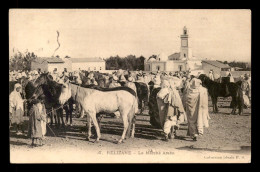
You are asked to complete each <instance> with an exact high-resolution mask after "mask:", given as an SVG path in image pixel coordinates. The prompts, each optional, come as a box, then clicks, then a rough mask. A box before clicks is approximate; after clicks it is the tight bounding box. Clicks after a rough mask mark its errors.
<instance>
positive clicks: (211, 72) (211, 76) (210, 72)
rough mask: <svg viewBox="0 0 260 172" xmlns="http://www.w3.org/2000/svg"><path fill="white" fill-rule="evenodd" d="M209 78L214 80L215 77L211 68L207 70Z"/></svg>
mask: <svg viewBox="0 0 260 172" xmlns="http://www.w3.org/2000/svg"><path fill="white" fill-rule="evenodd" d="M209 79H210V80H212V81H214V80H215V79H214V74H213V70H210V71H209Z"/></svg>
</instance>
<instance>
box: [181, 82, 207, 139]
mask: <svg viewBox="0 0 260 172" xmlns="http://www.w3.org/2000/svg"><path fill="white" fill-rule="evenodd" d="M185 96H186V97H185V100H186V102H185V104H184V107H185V109H186V114H187V119H188V133H187V135H188V136H191V138H192V139H193V140H194V141H197V138H198V136H202V135H203V131H204V130H203V128H204V127H209V122H208V121H209V119H210V117H209V113H208V93H207V89H206V88H204V87H202V85H201V81H200V80H199V79H197V78H193V79H192V81H191V85H190V88H189V89H188V90H187V94H186V95H185Z"/></svg>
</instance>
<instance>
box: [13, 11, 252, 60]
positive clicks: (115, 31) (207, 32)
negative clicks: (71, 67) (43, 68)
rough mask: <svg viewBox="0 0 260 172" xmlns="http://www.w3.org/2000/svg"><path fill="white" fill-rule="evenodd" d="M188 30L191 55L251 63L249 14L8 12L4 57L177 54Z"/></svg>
mask: <svg viewBox="0 0 260 172" xmlns="http://www.w3.org/2000/svg"><path fill="white" fill-rule="evenodd" d="M184 26H186V27H187V29H188V34H189V36H190V38H189V44H190V45H191V49H192V53H193V56H195V57H199V58H202V59H212V60H222V61H224V60H227V61H233V60H235V61H247V62H249V61H251V11H250V10H176V9H175V10H174V9H66V10H65V9H59V10H57V9H11V10H10V11H9V52H10V56H12V55H13V54H14V53H15V52H17V51H18V50H19V51H20V52H26V51H29V52H34V53H35V54H36V55H38V56H39V57H50V56H52V55H53V54H54V50H55V49H56V48H57V47H58V43H57V31H59V34H60V35H59V42H60V48H59V49H58V50H57V51H56V52H55V54H54V55H55V56H56V55H59V56H60V57H64V56H66V55H68V56H70V57H72V58H73V57H74V58H88V57H101V58H108V57H110V56H115V55H119V56H121V57H125V56H127V55H130V54H132V55H136V56H138V57H139V56H141V55H142V56H144V57H145V58H146V59H148V58H149V57H150V56H151V55H153V54H155V55H158V54H161V53H164V54H169V55H170V54H172V53H175V52H180V43H181V42H180V35H181V34H182V33H183V27H184Z"/></svg>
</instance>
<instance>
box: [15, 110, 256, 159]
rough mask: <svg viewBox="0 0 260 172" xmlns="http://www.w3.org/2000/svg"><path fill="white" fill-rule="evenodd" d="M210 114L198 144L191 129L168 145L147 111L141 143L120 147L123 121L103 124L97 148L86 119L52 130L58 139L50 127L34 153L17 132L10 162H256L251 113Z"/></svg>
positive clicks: (139, 125)
mask: <svg viewBox="0 0 260 172" xmlns="http://www.w3.org/2000/svg"><path fill="white" fill-rule="evenodd" d="M209 112H210V118H211V119H210V121H209V128H205V130H204V135H203V136H202V137H200V138H199V139H198V141H193V140H192V139H191V138H189V137H187V136H186V133H187V125H185V124H184V125H181V127H180V129H179V130H178V131H177V137H176V138H175V139H173V140H170V141H169V142H165V141H163V140H162V139H163V134H162V130H159V129H154V128H153V127H152V126H151V125H150V123H149V116H148V115H147V114H148V111H147V110H146V111H145V112H144V114H143V115H138V116H137V121H136V133H135V138H133V139H127V140H125V142H124V143H122V144H117V140H118V139H119V138H120V136H121V134H122V132H123V124H122V119H121V118H119V119H117V118H111V117H104V118H103V119H102V121H101V140H100V142H99V143H94V138H92V140H90V141H86V127H85V126H86V118H83V119H79V118H73V124H74V125H73V126H66V127H65V129H64V128H59V129H57V128H56V127H55V126H53V127H51V128H52V130H53V131H54V133H55V135H56V136H54V135H53V133H52V132H51V131H50V129H49V128H48V127H47V137H46V140H45V145H44V146H42V147H34V148H31V146H30V144H31V139H29V138H27V136H25V135H16V134H15V132H14V131H13V128H11V129H10V157H11V158H10V159H11V162H12V163H27V162H34V163H41V162H45V163H46V162H50V163H88V162H102V163H104V162H114V163H117V162H135V163H141V162H160V163H162V162H171V163H176V162H177V163H184V162H211V163H212V162H245V163H247V162H250V161H251V109H245V110H244V114H243V115H241V116H239V115H230V112H231V109H230V108H227V107H220V108H219V113H217V114H213V113H212V107H211V106H210V107H209ZM64 119H65V116H64ZM26 122H28V121H27V120H26ZM130 155H131V156H130Z"/></svg>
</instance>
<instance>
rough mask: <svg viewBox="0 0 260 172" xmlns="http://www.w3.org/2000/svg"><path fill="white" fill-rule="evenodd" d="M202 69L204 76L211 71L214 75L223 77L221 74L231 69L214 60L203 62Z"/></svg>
mask: <svg viewBox="0 0 260 172" xmlns="http://www.w3.org/2000/svg"><path fill="white" fill-rule="evenodd" d="M202 69H203V70H204V72H205V74H208V73H209V71H210V70H213V72H214V74H218V75H220V76H224V75H223V73H225V72H226V71H230V69H231V67H230V66H229V65H228V64H224V63H221V62H218V61H215V60H203V61H202Z"/></svg>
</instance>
